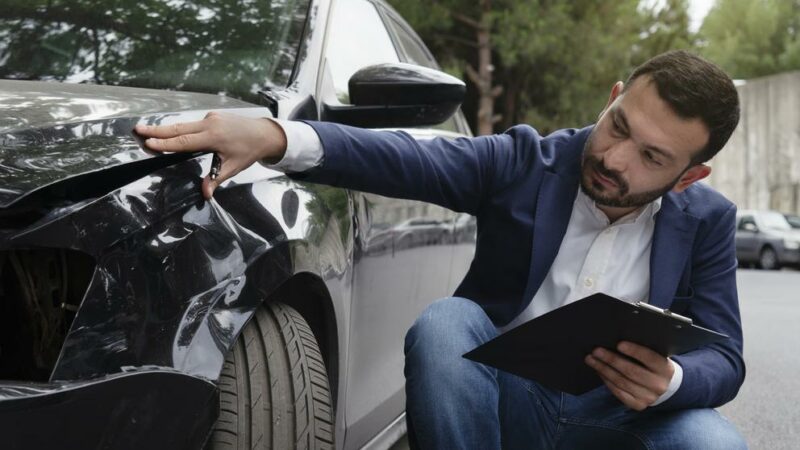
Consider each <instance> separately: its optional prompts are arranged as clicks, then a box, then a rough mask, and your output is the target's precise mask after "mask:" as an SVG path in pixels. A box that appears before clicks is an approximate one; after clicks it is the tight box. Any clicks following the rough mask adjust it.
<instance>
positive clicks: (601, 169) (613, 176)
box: [588, 156, 628, 195]
mask: <svg viewBox="0 0 800 450" xmlns="http://www.w3.org/2000/svg"><path fill="white" fill-rule="evenodd" d="M588 160H589V163H590V164H591V166H592V168H593V169H594V170H596V171H597V173H599V174H600V175H602V176H603V177H605V178H608V179H609V180H611V181H613V182H614V184H616V185H617V186H618V187H619V191H620V194H623V195H624V194H625V193H626V192H628V183H627V182H626V181H625V179H624V178H622V175H620V174H619V173H617V172H614V171H613V170H611V169H609V168H607V167H606V166H604V165H603V162H602V161H600V160H599V159H597V158H595V157H594V156H589V157H588Z"/></svg>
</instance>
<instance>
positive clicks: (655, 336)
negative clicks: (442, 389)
mask: <svg viewBox="0 0 800 450" xmlns="http://www.w3.org/2000/svg"><path fill="white" fill-rule="evenodd" d="M726 339H728V336H726V335H724V334H721V333H717V332H714V331H711V330H709V329H706V328H703V327H699V326H697V325H694V324H693V323H692V319H690V318H688V317H683V316H680V315H678V314H675V313H672V312H670V311H668V310H664V309H661V308H658V307H655V306H652V305H650V304H647V303H642V302H638V303H628V302H626V301H623V300H619V299H616V298H614V297H611V296H608V295H605V294H602V293H598V294H593V295H590V296H588V297H585V298H583V299H581V300H577V301H575V302H573V303H570V304H568V305H565V306H563V307H561V308H558V309H555V310H553V311H550V312H548V313H546V314H543V315H541V316H539V317H537V318H535V319H532V320H530V321H528V322H525V323H523V324H522V325H520V326H518V327H516V328H514V329H512V330H509V331H507V332H506V333H503V334H501V335H500V336H497V337H495V338H494V339H492V340H491V341H488V342H486V343H484V344H483V345H480V346H478V347H476V348H475V349H473V350H471V351H469V352H467V353H465V354H464V355H463V357H465V358H468V359H471V360H473V361H477V362H479V363H483V364H486V365H489V366H492V367H496V368H498V369H500V370H503V371H506V372H510V373H513V374H515V375H519V376H521V377H523V378H528V379H531V380H533V381H536V382H537V383H539V384H541V385H543V386H546V387H549V388H551V389H556V390H559V391H563V392H566V393H569V394H573V395H580V394H583V393H585V392H588V391H590V390H592V389H594V388H596V387H599V386H601V385H602V384H603V381H602V380H601V379H600V377H599V376H598V375H597V373H596V372H595V371H594V369H592V368H591V367H589V366H587V365H586V363H585V362H584V358H585V357H586V355H588V354H589V353H591V352H592V350H594V349H595V348H597V347H604V348H607V349H612V350H613V349H615V348H616V345H617V343H619V342H620V341H629V342H634V343H637V344H640V345H643V346H645V347H649V348H651V349H653V350H654V351H656V352H658V353H660V354H662V355H664V356H671V355H677V354H681V353H686V352H688V351H690V350H694V349H696V348H698V347H701V346H704V345H708V344H712V343H715V342H721V341H724V340H726Z"/></svg>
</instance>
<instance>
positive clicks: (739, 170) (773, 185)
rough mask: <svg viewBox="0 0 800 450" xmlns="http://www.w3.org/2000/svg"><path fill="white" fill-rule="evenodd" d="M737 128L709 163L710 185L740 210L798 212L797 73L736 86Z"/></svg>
mask: <svg viewBox="0 0 800 450" xmlns="http://www.w3.org/2000/svg"><path fill="white" fill-rule="evenodd" d="M738 90H739V98H740V101H741V104H742V117H741V120H740V122H739V126H738V127H737V129H736V131H734V133H733V136H731V139H730V141H729V142H728V144H727V145H726V147H725V148H724V149H722V151H721V152H720V153H719V154H717V156H716V157H715V158H714V159H713V160H712V161H711V163H710V165H711V167H712V168H713V170H712V173H711V176H710V177H709V179H708V182H709V184H711V185H712V186H714V187H715V188H716V189H717V190H719V191H720V192H722V193H723V194H725V196H726V197H728V198H729V199H731V200H732V201H733V202H734V203H736V204H737V206H738V207H739V209H776V210H779V211H782V212H793V213H800V72H788V73H783V74H779V75H773V76H769V77H764V78H758V79H755V80H749V81H747V82H746V83H745V84H743V85H741V86H739V87H738Z"/></svg>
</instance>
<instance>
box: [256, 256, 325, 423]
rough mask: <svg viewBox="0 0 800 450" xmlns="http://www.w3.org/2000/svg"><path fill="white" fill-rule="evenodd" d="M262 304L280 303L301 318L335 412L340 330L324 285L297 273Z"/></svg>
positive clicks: (310, 274)
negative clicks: (318, 356)
mask: <svg viewBox="0 0 800 450" xmlns="http://www.w3.org/2000/svg"><path fill="white" fill-rule="evenodd" d="M265 302H281V303H284V304H286V305H289V306H291V307H292V308H294V309H295V310H297V312H299V313H300V315H301V316H303V319H305V321H306V322H307V323H308V325H309V326H310V327H311V330H312V331H313V333H314V337H315V338H316V340H317V344H319V347H320V351H321V352H322V358H323V360H324V361H325V369H326V371H327V373H328V383H329V386H330V390H331V395H332V397H333V398H332V401H333V407H334V408H336V405H337V399H338V390H339V389H338V387H339V339H338V336H339V327H338V323H337V321H336V313H335V310H334V307H333V300H332V298H331V295H330V292H329V291H328V288H327V286H326V285H325V282H324V281H323V280H322V278H320V277H319V276H318V275H316V274H314V273H311V272H298V273H296V274H294V275H292V276H291V277H289V278H288V279H287V280H286V281H285V282H283V283H282V284H281V285H280V286H278V288H277V289H276V290H275V291H274V292H272V293H271V294H270V295H269V296H268V297H267V298H266V299H265Z"/></svg>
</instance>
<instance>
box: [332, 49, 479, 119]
mask: <svg viewBox="0 0 800 450" xmlns="http://www.w3.org/2000/svg"><path fill="white" fill-rule="evenodd" d="M348 88H349V91H350V92H349V93H350V101H351V102H352V103H353V104H352V105H341V106H339V105H329V104H327V103H326V104H324V105H323V108H322V120H327V121H330V122H338V123H342V124H346V125H353V126H359V127H366V128H390V127H398V128H399V127H419V126H430V125H437V124H440V123H442V122H444V121H445V120H447V119H449V118H450V117H451V116H452V115H453V114H455V112H456V111H457V110H458V107H459V106H460V105H461V102H462V101H463V100H464V95H465V93H466V85H465V84H464V82H463V81H461V80H459V79H458V78H456V77H453V76H451V75H448V74H446V73H444V72H440V71H438V70H433V69H428V68H426V67H422V66H416V65H413V64H404V63H391V64H378V65H374V66H368V67H365V68H363V69H361V70H359V71H358V72H356V73H355V74H353V76H352V77H350V81H349V82H348Z"/></svg>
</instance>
